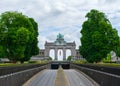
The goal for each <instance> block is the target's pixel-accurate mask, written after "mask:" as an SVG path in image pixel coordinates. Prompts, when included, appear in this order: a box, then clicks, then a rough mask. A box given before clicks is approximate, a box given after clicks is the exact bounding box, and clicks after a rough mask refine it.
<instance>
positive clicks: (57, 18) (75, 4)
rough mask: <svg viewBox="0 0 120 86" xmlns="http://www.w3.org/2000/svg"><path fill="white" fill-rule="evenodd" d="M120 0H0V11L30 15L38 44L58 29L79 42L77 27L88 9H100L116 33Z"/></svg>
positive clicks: (78, 28)
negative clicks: (37, 32) (36, 31)
mask: <svg viewBox="0 0 120 86" xmlns="http://www.w3.org/2000/svg"><path fill="white" fill-rule="evenodd" d="M119 4H120V0H92V1H91V0H57V1H56V0H12V1H10V0H2V1H0V13H3V12H5V11H11V10H12V11H19V12H22V13H23V14H25V15H27V16H29V17H32V18H34V19H35V20H36V22H38V25H39V37H38V40H39V44H38V46H39V47H40V48H44V43H45V41H55V40H56V36H57V34H58V33H62V34H63V35H64V37H65V40H66V41H71V42H72V41H75V42H76V45H77V48H78V47H79V45H80V37H81V34H80V30H81V26H82V24H83V22H84V21H85V20H86V19H85V15H86V13H87V12H89V11H90V10H91V9H97V10H100V11H102V12H104V13H105V14H106V15H107V17H108V18H109V20H110V21H111V23H112V26H113V27H114V28H116V29H117V30H118V32H119V35H120V21H119V20H120V6H119Z"/></svg>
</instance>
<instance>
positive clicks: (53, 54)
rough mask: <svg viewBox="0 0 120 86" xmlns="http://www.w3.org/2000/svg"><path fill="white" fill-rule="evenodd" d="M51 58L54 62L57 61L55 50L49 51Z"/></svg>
mask: <svg viewBox="0 0 120 86" xmlns="http://www.w3.org/2000/svg"><path fill="white" fill-rule="evenodd" d="M49 56H50V57H51V58H52V60H54V59H55V50H54V49H51V50H50V51H49Z"/></svg>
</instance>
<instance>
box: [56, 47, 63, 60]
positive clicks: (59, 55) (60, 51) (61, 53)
mask: <svg viewBox="0 0 120 86" xmlns="http://www.w3.org/2000/svg"><path fill="white" fill-rule="evenodd" d="M57 56H58V61H62V60H63V50H62V49H58V52H57Z"/></svg>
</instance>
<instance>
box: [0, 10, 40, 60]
mask: <svg viewBox="0 0 120 86" xmlns="http://www.w3.org/2000/svg"><path fill="white" fill-rule="evenodd" d="M33 22H34V23H35V24H36V26H35V24H34V23H33ZM0 33H1V34H0V38H1V39H2V40H1V43H0V45H1V46H2V47H1V48H4V51H5V52H6V55H7V57H8V58H9V59H10V60H12V61H21V62H23V61H27V60H29V59H30V57H31V56H32V55H35V54H38V52H37V53H36V51H32V49H33V46H36V47H35V49H38V47H37V43H38V42H36V43H34V41H37V36H38V26H37V23H36V22H35V21H34V19H32V21H31V19H30V18H29V17H27V16H25V15H23V14H22V13H18V12H5V13H2V14H1V16H0ZM36 34H37V35H36ZM35 49H34V50H35ZM2 52H3V51H2Z"/></svg>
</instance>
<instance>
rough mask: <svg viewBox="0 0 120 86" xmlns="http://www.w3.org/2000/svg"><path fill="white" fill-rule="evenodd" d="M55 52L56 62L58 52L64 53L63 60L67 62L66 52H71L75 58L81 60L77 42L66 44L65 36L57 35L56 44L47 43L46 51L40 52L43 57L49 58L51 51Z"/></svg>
mask: <svg viewBox="0 0 120 86" xmlns="http://www.w3.org/2000/svg"><path fill="white" fill-rule="evenodd" d="M51 49H52V50H54V56H55V59H54V60H58V50H59V49H60V50H62V51H63V60H66V58H67V57H66V50H68V49H69V50H70V51H71V56H72V57H73V58H80V54H79V51H78V50H76V44H75V41H73V42H66V41H65V40H64V36H63V35H62V34H58V35H57V39H56V40H55V41H54V42H47V41H46V42H45V49H42V50H40V55H39V56H41V57H44V58H48V57H49V55H50V50H51Z"/></svg>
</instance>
